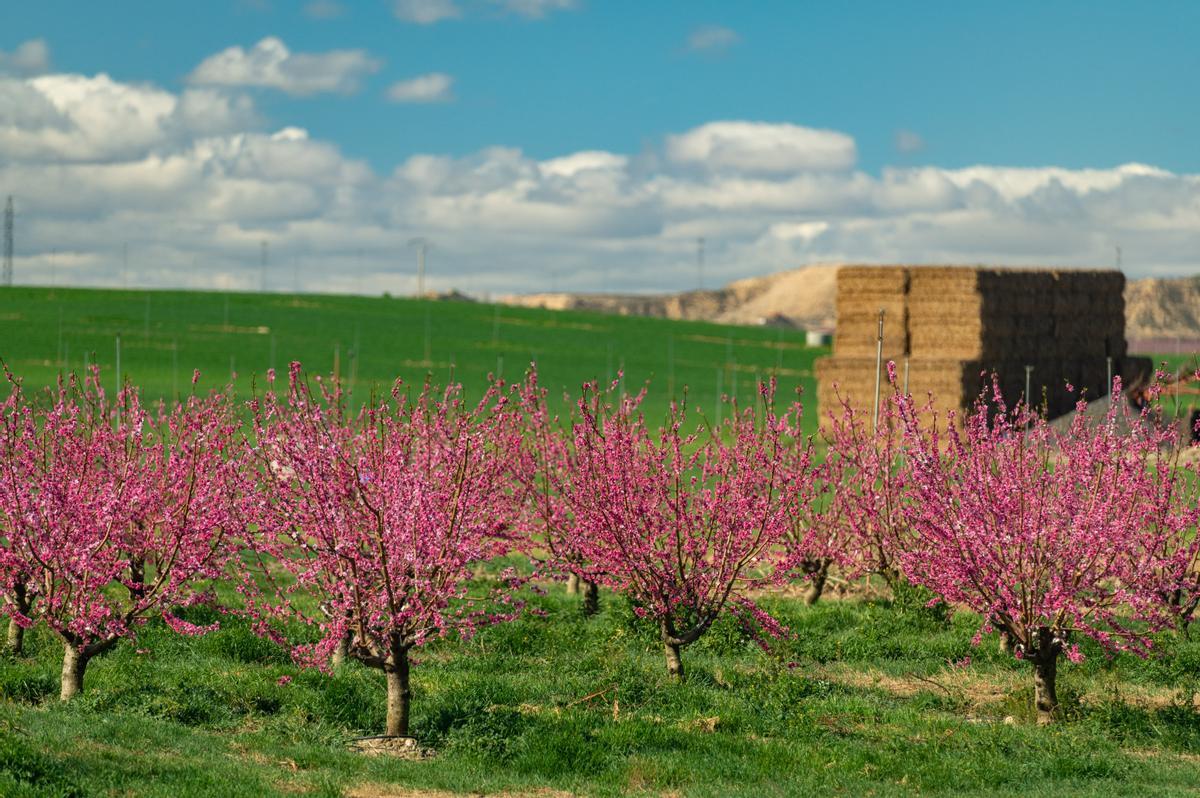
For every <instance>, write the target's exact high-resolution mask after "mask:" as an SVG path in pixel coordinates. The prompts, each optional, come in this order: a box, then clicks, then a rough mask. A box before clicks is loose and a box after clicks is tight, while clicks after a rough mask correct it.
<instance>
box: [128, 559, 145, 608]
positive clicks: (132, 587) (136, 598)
mask: <svg viewBox="0 0 1200 798" xmlns="http://www.w3.org/2000/svg"><path fill="white" fill-rule="evenodd" d="M145 597H146V560H145V559H144V558H142V557H133V558H131V559H130V560H129V599H130V601H132V602H133V603H134V605H137V604H138V602H140V601H141V600H142V599H144V598H145Z"/></svg>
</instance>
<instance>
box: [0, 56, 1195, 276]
mask: <svg viewBox="0 0 1200 798" xmlns="http://www.w3.org/2000/svg"><path fill="white" fill-rule="evenodd" d="M0 152H3V153H4V154H5V157H4V158H3V159H2V160H0V185H3V186H5V188H6V191H11V193H13V194H14V195H15V197H16V201H17V204H18V206H19V207H20V216H19V221H18V224H19V225H20V226H21V227H20V230H19V233H18V251H17V257H16V263H15V267H16V268H15V274H16V279H17V281H18V282H25V283H29V282H39V281H45V280H47V279H48V277H47V274H46V269H47V267H48V264H49V263H50V259H51V258H52V257H54V256H53V254H52V253H54V252H55V251H57V252H58V255H57V257H55V258H54V263H55V268H56V273H57V275H58V278H59V280H60V281H69V282H71V283H74V284H101V285H114V284H119V283H120V282H121V277H120V273H121V249H122V245H123V244H124V243H126V242H128V244H129V251H130V266H129V275H128V281H129V284H130V285H148V286H185V287H198V288H245V289H250V288H254V287H256V286H257V284H258V280H259V266H258V253H259V247H260V244H261V242H262V241H264V240H265V241H268V242H269V244H270V251H271V253H272V257H273V258H278V259H279V260H280V261H281V262H288V263H294V264H295V269H296V275H297V276H296V279H295V282H297V283H298V284H299V285H300V287H301V288H303V289H306V290H323V291H367V292H378V291H383V290H389V291H392V292H393V293H404V292H410V291H412V290H413V289H414V285H413V283H412V279H413V278H412V276H411V269H409V268H407V267H406V266H405V267H401V266H398V265H397V254H396V253H397V252H402V251H404V250H405V246H406V243H407V241H408V240H409V239H410V238H412V237H414V236H424V237H426V238H428V239H430V240H431V241H433V242H434V243H435V244H436V249H435V250H434V253H435V254H434V256H432V257H431V260H430V264H429V269H430V271H429V285H430V287H431V288H434V289H439V290H440V289H449V288H451V287H457V288H460V289H464V290H467V291H472V292H476V293H485V292H494V293H499V292H511V291H524V290H538V289H544V288H546V286H547V277H546V275H547V274H548V273H549V272H550V270H553V271H554V273H555V274H556V275H557V284H558V285H559V287H560V288H562V289H564V290H589V289H591V290H600V289H605V288H607V289H614V288H615V289H618V290H672V289H678V288H680V287H685V286H687V285H690V284H691V282H692V277H693V271H694V247H695V238H696V237H697V236H704V237H705V239H706V241H707V246H708V255H709V257H708V266H707V269H708V271H709V273H710V275H711V276H712V278H713V279H714V280H717V279H720V280H730V279H736V278H739V277H745V276H749V275H753V274H761V273H765V272H770V271H775V270H778V269H785V268H791V267H795V266H798V265H801V264H804V263H807V262H814V261H838V260H844V261H857V262H897V261H901V262H951V263H964V262H966V263H979V262H990V263H1005V264H1016V265H1021V264H1027V265H1033V264H1039V265H1052V266H1060V267H1067V266H1088V265H1090V266H1095V265H1106V264H1110V263H1111V262H1112V251H1113V250H1112V246H1113V241H1114V240H1119V241H1120V242H1121V246H1122V249H1123V251H1124V253H1125V259H1126V268H1127V269H1128V271H1129V272H1130V274H1131V275H1134V276H1138V275H1145V274H1151V273H1180V272H1186V271H1188V270H1194V268H1195V253H1196V252H1198V251H1200V175H1188V174H1175V173H1172V172H1169V171H1166V170H1163V169H1159V168H1155V167H1153V166H1150V165H1145V164H1135V163H1131V164H1125V165H1123V166H1119V167H1116V168H1110V169H1063V168H1055V167H1029V168H1012V167H997V166H988V165H979V166H973V167H967V168H962V169H942V168H938V167H933V166H920V167H903V168H901V167H891V168H886V169H883V170H882V171H881V172H880V173H878V174H870V173H867V172H864V171H862V170H860V169H857V168H856V167H855V146H854V140H853V139H852V138H851V137H850V136H848V135H846V134H843V133H839V132H836V131H825V130H814V129H810V128H805V127H800V126H797V125H785V124H769V123H759V122H752V121H723V122H713V123H710V124H706V125H701V126H698V127H696V128H693V129H691V130H681V131H678V132H676V133H674V134H672V135H669V136H666V137H665V138H664V139H663V140H662V141H661V142H658V143H657V144H655V145H651V146H649V147H648V148H646V150H645V151H643V152H639V153H630V154H627V153H619V152H609V151H605V150H584V151H580V152H565V153H562V154H560V155H558V156H557V157H549V158H536V157H533V156H531V155H529V154H528V153H526V152H523V151H522V150H520V149H517V148H512V147H489V148H485V149H483V150H481V151H479V152H476V153H473V154H468V155H463V156H450V155H445V154H439V153H424V154H418V155H413V156H411V157H409V158H408V159H406V160H405V161H404V162H403V163H401V164H400V165H399V166H398V167H397V168H396V169H395V170H393V171H392V172H391V173H389V174H380V173H378V172H376V171H375V170H373V169H371V168H370V167H369V166H368V165H367V164H365V163H363V162H361V161H359V160H356V159H354V158H351V157H348V156H347V155H346V154H345V153H343V152H341V151H340V150H339V149H338V148H337V147H336V146H335V145H333V144H331V143H330V142H327V141H321V140H319V139H314V138H313V137H311V136H310V135H309V134H308V133H307V132H306V131H304V130H303V129H301V128H298V127H291V126H285V127H282V128H277V129H266V128H265V123H264V121H263V120H262V119H261V117H260V116H259V114H258V113H257V111H256V109H255V107H254V103H253V99H252V97H250V96H249V95H245V94H239V93H236V92H230V91H228V90H226V89H221V88H214V87H208V86H191V87H189V88H187V89H185V90H183V91H182V92H172V91H168V90H166V89H163V88H159V87H155V86H152V85H147V84H133V83H125V82H122V81H117V80H114V79H112V78H111V77H108V76H106V75H94V76H85V75H70V74H52V75H41V76H38V77H30V78H25V79H16V78H12V77H9V78H0ZM289 272H290V269H289ZM606 272H607V273H609V274H611V275H621V277H620V282H619V283H613V282H611V281H606V280H605V278H604V274H605V273H606ZM274 279H275V278H269V285H271V286H272V287H275V288H284V287H287V288H291V287H293V285H294V283H293V278H292V277H291V276H290V274H289V276H288V278H287V279H286V280H282V281H281V280H276V281H274V282H272V280H274Z"/></svg>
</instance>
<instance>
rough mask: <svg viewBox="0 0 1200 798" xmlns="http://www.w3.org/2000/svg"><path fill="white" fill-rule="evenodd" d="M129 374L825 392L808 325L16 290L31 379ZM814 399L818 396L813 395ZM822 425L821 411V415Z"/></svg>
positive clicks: (660, 399)
mask: <svg viewBox="0 0 1200 798" xmlns="http://www.w3.org/2000/svg"><path fill="white" fill-rule="evenodd" d="M118 335H120V339H121V373H122V376H125V377H128V378H129V379H131V380H133V381H134V382H135V383H136V384H137V385H138V386H140V387H141V389H142V390H143V391H144V394H145V396H147V397H150V398H158V397H170V396H174V395H176V394H178V393H180V392H183V391H187V390H189V389H190V385H189V382H190V379H191V374H192V370H193V369H200V371H201V372H202V375H203V382H202V385H203V387H215V386H220V385H223V384H225V382H227V381H228V379H229V375H230V374H231V372H236V374H237V376H238V379H237V385H238V388H239V390H242V391H248V390H249V388H250V383H251V379H252V378H253V377H254V375H258V377H259V379H260V380H261V378H262V375H263V373H264V372H265V371H266V370H267V369H268V368H271V367H275V368H276V369H279V370H280V371H281V372H282V371H283V370H284V369H285V367H286V365H287V364H288V363H289V362H290V361H292V360H299V361H301V362H302V363H304V365H305V367H306V369H308V370H309V371H311V372H314V373H331V372H332V371H333V370H334V368H335V366H336V368H337V370H338V373H339V374H340V376H341V378H342V380H343V384H344V385H345V386H346V387H347V388H348V389H350V390H351V391H352V392H353V397H354V399H355V400H357V401H362V400H365V399H366V398H367V397H368V396H369V395H370V391H371V390H372V388H373V387H374V388H381V389H386V388H390V386H391V382H392V380H394V379H395V378H396V377H402V378H403V379H404V380H405V381H407V382H410V383H416V384H420V383H421V382H422V381H424V379H425V378H426V375H432V378H433V380H435V381H436V382H439V383H445V382H446V381H448V380H450V379H454V380H455V381H459V382H462V383H463V385H464V387H465V388H466V389H467V390H468V391H469V392H477V391H478V390H480V389H481V386H483V385H484V384H485V380H486V378H487V375H488V374H489V373H497V374H500V375H501V376H503V377H505V378H506V379H508V380H510V381H511V380H514V379H517V378H519V377H520V376H521V375H522V374H523V372H524V371H525V369H526V367H527V366H528V365H529V363H530V362H536V363H537V365H538V371H539V373H540V377H541V382H542V384H543V385H545V386H546V387H547V388H549V389H550V390H551V393H552V396H553V397H556V396H559V395H561V394H562V393H563V392H570V393H572V394H575V393H577V392H578V388H579V386H580V384H581V383H582V382H584V381H585V380H590V379H599V380H601V381H605V380H610V379H615V378H616V377H617V374H618V372H620V371H621V370H622V369H624V372H625V375H626V388H627V389H628V390H636V389H638V388H640V386H641V385H642V384H643V383H645V382H646V381H649V382H650V385H649V391H648V393H647V398H646V405H645V408H646V412H647V414H648V415H651V416H652V415H653V414H660V413H662V412H663V411H665V409H666V404H667V398H668V397H669V396H670V395H671V394H672V393H673V394H675V395H677V396H678V395H680V394H681V393H682V391H683V388H684V386H687V387H688V402H689V404H690V405H692V406H693V407H696V408H699V409H700V410H702V411H703V412H704V413H706V414H707V415H709V416H710V417H712V416H713V415H714V414H715V413H717V412H721V411H719V410H718V407H717V405H718V401H717V397H718V396H720V395H721V394H722V393H725V394H734V393H735V392H736V395H737V396H738V397H739V399H740V400H741V401H742V402H743V403H744V402H747V401H750V400H751V399H752V398H753V396H754V385H755V382H756V378H761V377H765V376H767V375H768V374H772V373H774V374H777V375H778V377H779V383H780V395H781V396H782V397H786V396H790V395H791V392H792V391H793V390H794V389H795V388H796V387H797V386H803V388H804V390H805V396H806V397H809V398H810V399H812V397H814V396H815V392H814V390H813V389H814V387H815V383H814V380H813V376H812V365H813V360H814V359H815V358H816V357H818V356H819V355H822V354H825V353H827V351H828V350H827V349H814V348H807V347H806V346H805V345H804V333H803V332H802V331H797V330H781V329H775V328H764V327H736V326H728V325H717V324H708V323H703V322H685V321H668V320H663V319H653V318H642V317H619V316H608V315H603V314H598V313H580V312H555V311H545V310H537V309H528V308H514V307H508V306H500V305H490V304H476V303H470V302H437V301H417V300H411V299H394V298H388V297H358V296H329V295H311V294H304V295H287V294H223V293H201V292H183V291H104V290H87V289H50V288H8V289H5V290H3V291H0V357H3V358H4V360H5V361H6V362H7V363H8V365H9V367H10V368H11V369H12V370H13V371H14V372H15V373H17V374H18V375H20V376H21V377H23V378H24V379H25V380H26V384H27V385H28V386H34V385H45V384H51V383H53V382H54V380H55V379H56V378H57V375H58V374H59V373H60V372H63V371H67V370H75V371H78V370H80V369H82V368H83V367H84V365H85V363H98V364H99V365H100V366H101V367H102V368H103V369H104V373H105V379H106V385H108V386H109V387H110V388H111V387H115V385H116V371H115V368H116V350H117V336H118ZM814 401H815V400H814ZM806 416H807V417H808V419H807V423H806V427H807V428H809V429H815V418H816V416H815V408H811V409H810V410H809V411H808V412H806Z"/></svg>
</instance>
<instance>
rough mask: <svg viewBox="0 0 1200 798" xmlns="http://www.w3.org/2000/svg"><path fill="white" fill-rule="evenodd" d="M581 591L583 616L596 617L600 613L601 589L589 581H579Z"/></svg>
mask: <svg viewBox="0 0 1200 798" xmlns="http://www.w3.org/2000/svg"><path fill="white" fill-rule="evenodd" d="M579 590H580V592H581V593H582V594H583V614H584V615H595V614H596V613H597V612H599V611H600V588H599V586H597V585H596V583H595V582H591V581H588V580H587V579H580V580H579Z"/></svg>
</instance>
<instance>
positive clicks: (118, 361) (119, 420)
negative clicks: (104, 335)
mask: <svg viewBox="0 0 1200 798" xmlns="http://www.w3.org/2000/svg"><path fill="white" fill-rule="evenodd" d="M115 398H116V401H117V426H120V424H121V334H120V333H117V394H116V397H115Z"/></svg>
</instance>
